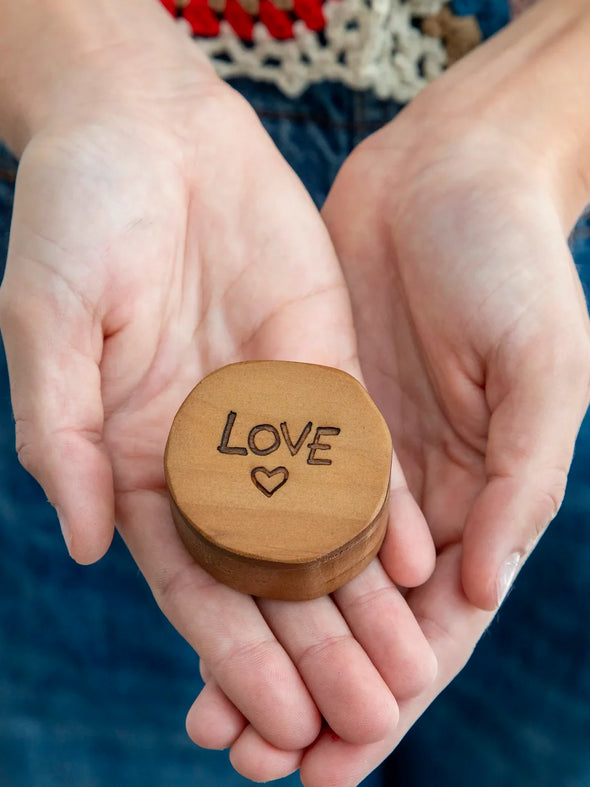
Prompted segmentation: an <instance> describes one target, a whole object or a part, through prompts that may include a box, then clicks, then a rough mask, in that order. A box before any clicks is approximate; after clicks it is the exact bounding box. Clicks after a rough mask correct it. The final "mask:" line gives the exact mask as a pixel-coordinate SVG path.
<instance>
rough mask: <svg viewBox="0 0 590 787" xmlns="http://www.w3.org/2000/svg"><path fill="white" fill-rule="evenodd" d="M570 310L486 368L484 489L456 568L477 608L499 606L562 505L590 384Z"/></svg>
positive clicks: (577, 314) (586, 355) (588, 351)
mask: <svg viewBox="0 0 590 787" xmlns="http://www.w3.org/2000/svg"><path fill="white" fill-rule="evenodd" d="M570 306H571V309H570V313H569V314H568V315H565V314H564V312H563V310H562V314H561V316H559V314H557V313H555V312H554V314H553V315H552V316H551V317H550V318H549V319H548V320H547V322H550V323H551V324H550V325H546V326H545V328H544V329H543V330H542V331H539V332H538V333H537V335H536V336H535V337H534V338H533V339H531V340H530V341H529V342H527V343H526V346H524V347H522V348H521V350H520V351H518V352H514V351H513V350H514V347H513V348H512V351H511V353H510V357H507V354H506V353H505V354H504V355H503V354H502V353H499V354H498V358H497V359H496V361H495V363H494V364H493V365H491V366H490V369H489V374H488V383H487V384H486V395H487V397H488V402H489V404H490V409H491V417H490V425H489V433H488V443H487V454H486V471H487V483H486V485H485V487H484V488H483V490H482V491H481V493H480V494H479V495H478V497H477V498H476V499H475V502H474V505H473V507H472V509H471V511H470V513H469V515H468V517H467V521H466V524H465V533H464V540H463V545H464V552H463V566H462V577H463V586H464V590H465V593H466V595H467V597H468V598H469V600H470V601H471V602H472V603H473V604H475V605H476V606H478V607H480V608H482V609H490V610H491V609H494V608H496V607H497V606H498V605H499V604H500V603H501V602H502V600H503V598H504V597H505V595H506V593H507V591H508V590H509V588H510V586H511V583H512V581H513V579H514V577H515V576H516V574H517V572H518V570H519V569H520V567H521V566H522V564H523V562H524V560H525V559H526V557H527V556H528V555H529V554H530V552H531V551H532V549H533V548H534V546H535V545H536V543H537V541H538V539H539V538H540V536H541V535H542V534H543V532H544V530H545V529H546V527H547V525H548V524H549V522H550V521H551V520H552V519H553V517H554V516H555V515H556V514H557V511H558V509H559V507H560V505H561V501H562V499H563V495H564V492H565V486H566V481H567V474H568V470H569V466H570V464H571V460H572V455H573V450H574V443H575V440H576V436H577V433H578V430H579V428H580V424H581V422H582V419H583V417H584V413H585V411H586V407H587V404H588V392H589V380H590V342H589V331H588V321H587V315H586V313H585V308H584V309H582V310H580V309H578V310H576V309H575V303H574V304H573V305H572V304H570Z"/></svg>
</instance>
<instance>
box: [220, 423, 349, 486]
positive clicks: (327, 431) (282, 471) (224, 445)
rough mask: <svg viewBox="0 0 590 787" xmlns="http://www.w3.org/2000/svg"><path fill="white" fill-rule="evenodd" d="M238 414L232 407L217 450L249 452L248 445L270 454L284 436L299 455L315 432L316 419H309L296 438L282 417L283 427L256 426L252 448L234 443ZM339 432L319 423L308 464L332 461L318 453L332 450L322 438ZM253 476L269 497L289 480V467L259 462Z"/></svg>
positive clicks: (250, 436) (250, 435) (251, 434)
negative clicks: (272, 467)
mask: <svg viewBox="0 0 590 787" xmlns="http://www.w3.org/2000/svg"><path fill="white" fill-rule="evenodd" d="M236 418H237V413H236V412H234V411H233V410H230V412H229V413H228V415H227V419H226V422H225V427H224V429H223V433H222V435H221V441H220V443H219V445H218V446H217V450H218V451H219V453H220V454H237V455H239V456H247V455H248V449H250V451H251V453H253V454H255V455H256V456H267V455H268V454H272V453H274V452H275V451H276V450H278V448H279V446H280V445H281V436H282V438H283V440H284V442H285V445H286V446H287V448H288V449H289V453H290V454H291V456H297V454H298V453H299V451H300V449H301V447H302V446H303V444H304V443H305V441H306V440H307V438H308V437H309V435H310V434H311V430H312V427H313V424H312V422H311V421H308V422H307V423H306V424H305V426H304V427H303V430H302V431H301V434H299V435H298V437H297V439H296V440H293V437H292V436H291V433H290V431H289V427H288V425H287V422H286V421H282V422H281V423H280V424H279V429H277V428H276V427H275V426H273V425H272V424H257V425H256V426H253V427H252V429H250V431H249V433H248V448H246V446H240V445H230V439H231V433H232V429H233V428H234V424H235V422H236ZM279 430H280V433H279ZM265 433H266V435H265ZM338 434H340V429H339V428H338V427H337V426H316V429H315V434H314V437H313V440H312V441H311V442H310V443H307V444H306V448H307V449H308V452H307V460H306V461H307V464H308V465H331V464H332V460H331V459H326V458H322V457H318V456H316V454H317V452H318V451H329V450H330V448H332V446H331V445H330V443H326V442H322V438H325V437H327V436H336V435H338ZM269 440H270V442H269ZM274 476H276V478H274ZM250 477H251V479H252V483H253V484H254V486H255V487H256V488H257V489H259V490H260V491H261V492H263V494H265V495H266V496H267V497H271V496H272V495H273V494H274V493H275V492H276V491H277V490H278V489H280V488H281V487H282V486H283V485H284V484H285V483H286V482H287V479H288V478H289V471H288V470H287V468H286V467H283V466H282V465H281V466H280V467H275V468H274V469H273V470H267V469H266V468H265V467H260V466H258V467H255V468H254V469H253V470H252V472H251V474H250ZM271 479H272V480H271Z"/></svg>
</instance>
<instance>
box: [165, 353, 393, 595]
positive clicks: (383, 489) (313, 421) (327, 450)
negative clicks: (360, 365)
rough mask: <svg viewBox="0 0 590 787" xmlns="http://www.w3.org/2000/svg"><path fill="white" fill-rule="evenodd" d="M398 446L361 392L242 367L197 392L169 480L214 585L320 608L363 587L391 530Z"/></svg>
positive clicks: (175, 435)
mask: <svg viewBox="0 0 590 787" xmlns="http://www.w3.org/2000/svg"><path fill="white" fill-rule="evenodd" d="M390 468H391V438H390V435H389V430H388V428H387V426H386V424H385V421H384V420H383V418H382V416H381V414H380V413H379V411H378V410H377V408H376V406H375V405H374V404H373V402H372V401H371V399H370V397H369V395H368V394H367V392H366V391H365V389H364V388H363V387H362V386H361V385H360V383H359V382H358V381H357V380H355V379H354V378H353V377H351V376H350V375H347V374H345V373H344V372H341V371H339V370H337V369H332V368H329V367H325V366H315V365H311V364H302V363H292V362H286V361H252V362H246V363H239V364H232V365H230V366H226V367H224V368H222V369H219V370H218V371H216V372H213V373H212V374H210V375H209V376H208V377H206V378H205V379H204V380H202V381H201V382H200V383H199V384H198V385H197V386H196V388H194V389H193V391H192V392H191V393H190V394H189V396H188V397H187V399H186V400H185V402H184V403H183V405H182V406H181V408H180V409H179V411H178V413H177V415H176V417H175V419H174V423H173V425H172V428H171V431H170V435H169V438H168V443H167V446H166V455H165V471H166V480H167V484H168V489H169V492H170V498H171V510H172V515H173V518H174V521H175V523H176V526H177V528H178V532H179V533H180V536H181V538H182V539H183V541H184V543H185V545H186V547H187V549H188V550H189V551H190V552H191V554H192V555H193V556H194V557H195V559H196V560H197V561H198V562H199V563H200V564H201V565H202V566H203V567H204V568H205V569H206V570H207V571H209V573H211V574H212V575H213V576H214V577H216V578H217V579H219V580H220V581H222V582H224V583H226V584H227V585H230V586H231V587H234V588H236V589H237V590H240V591H242V592H244V593H250V594H252V595H257V596H264V597H267V598H278V599H293V600H297V599H308V598H314V597H317V596H321V595H324V594H325V593H330V592H332V591H333V590H335V589H336V588H337V587H339V586H340V585H342V584H344V583H345V582H347V581H348V580H350V579H352V577H353V576H355V575H356V574H357V573H358V572H359V571H361V570H362V569H363V568H364V567H365V566H366V565H367V564H368V563H369V562H370V560H371V559H372V558H373V557H374V555H375V554H376V553H377V551H378V550H379V547H380V545H381V542H382V540H383V537H384V535H385V528H386V525H387V500H388V494H389V476H390Z"/></svg>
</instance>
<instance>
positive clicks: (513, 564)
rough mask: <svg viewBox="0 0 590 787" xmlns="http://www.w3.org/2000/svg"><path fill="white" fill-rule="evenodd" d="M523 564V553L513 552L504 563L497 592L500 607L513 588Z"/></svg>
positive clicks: (499, 574) (499, 572)
mask: <svg viewBox="0 0 590 787" xmlns="http://www.w3.org/2000/svg"><path fill="white" fill-rule="evenodd" d="M521 563H522V553H520V552H513V553H512V554H511V555H509V556H508V557H507V558H506V560H505V561H504V563H502V565H501V567H500V570H499V571H498V579H497V590H498V606H500V604H501V603H502V602H503V601H504V599H505V598H506V594H507V593H508V591H509V590H510V588H511V587H512V583H513V582H514V577H515V576H516V574H517V572H518V569H519V567H520V564H521Z"/></svg>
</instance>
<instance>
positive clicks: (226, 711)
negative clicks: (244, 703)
mask: <svg viewBox="0 0 590 787" xmlns="http://www.w3.org/2000/svg"><path fill="white" fill-rule="evenodd" d="M247 723H248V722H247V721H246V719H245V718H244V716H243V715H242V714H241V713H240V711H239V710H238V709H237V708H236V706H235V705H234V704H233V702H231V701H230V700H229V699H228V698H227V697H226V695H225V694H224V692H223V691H222V690H221V689H220V688H219V686H218V685H217V683H216V682H215V681H214V680H210V681H209V682H208V683H207V684H206V685H205V686H204V688H203V689H202V690H201V693H200V694H199V696H198V697H197V699H196V700H195V701H194V703H193V704H192V706H191V708H190V710H189V712H188V714H187V717H186V731H187V733H188V736H189V738H190V739H191V740H192V741H193V742H194V743H196V744H197V746H201V747H202V748H204V749H228V748H229V747H230V746H232V745H233V744H234V743H235V741H236V740H237V739H238V738H239V736H240V735H241V733H242V732H243V730H244V729H245V727H246V725H247Z"/></svg>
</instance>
